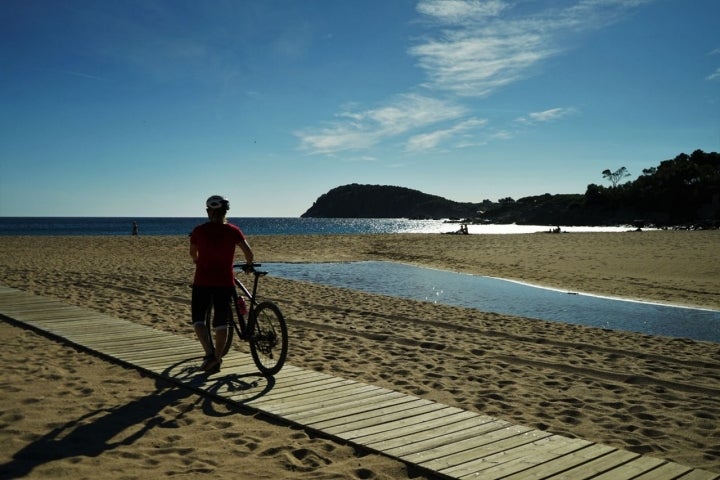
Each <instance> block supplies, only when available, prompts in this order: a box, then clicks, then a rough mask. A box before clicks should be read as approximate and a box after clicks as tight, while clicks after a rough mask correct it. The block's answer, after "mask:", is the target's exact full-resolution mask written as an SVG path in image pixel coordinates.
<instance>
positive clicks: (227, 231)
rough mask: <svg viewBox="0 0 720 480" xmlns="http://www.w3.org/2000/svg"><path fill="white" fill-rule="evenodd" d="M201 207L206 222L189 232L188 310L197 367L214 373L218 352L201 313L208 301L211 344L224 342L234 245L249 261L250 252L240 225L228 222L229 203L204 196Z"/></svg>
mask: <svg viewBox="0 0 720 480" xmlns="http://www.w3.org/2000/svg"><path fill="white" fill-rule="evenodd" d="M205 206H206V211H207V215H208V221H207V222H206V223H203V224H201V225H198V226H197V227H195V228H194V229H193V231H192V233H191V234H190V257H192V259H193V262H195V277H194V279H193V285H192V306H191V312H192V323H193V327H194V328H195V334H196V335H197V337H198V339H199V340H200V344H201V345H202V347H203V350H204V351H205V357H204V359H203V363H202V366H201V368H202V369H203V370H204V371H206V372H208V373H215V372H219V371H220V365H221V364H222V358H221V354H222V353H221V352H220V351H213V347H212V344H211V343H210V340H209V338H208V334H209V332H208V331H207V327H206V326H205V312H206V311H207V309H208V307H209V306H210V304H211V303H212V305H213V310H214V312H215V316H214V318H213V330H214V331H215V345H225V342H226V341H227V329H228V318H227V315H228V313H229V311H230V302H231V300H232V292H233V288H234V287H235V276H234V274H233V263H234V260H235V247H236V246H238V247H240V250H242V252H243V255H244V256H245V261H246V262H247V263H249V264H252V263H253V252H252V249H251V248H250V245H248V242H247V239H246V238H245V235H244V234H243V232H242V231H241V230H240V228H238V227H237V226H235V225H233V224H231V223H228V221H227V219H226V215H227V212H228V210H229V209H230V202H229V201H228V200H227V199H226V198H225V197H222V196H220V195H213V196H212V197H210V198H208V199H207V201H206V202H205Z"/></svg>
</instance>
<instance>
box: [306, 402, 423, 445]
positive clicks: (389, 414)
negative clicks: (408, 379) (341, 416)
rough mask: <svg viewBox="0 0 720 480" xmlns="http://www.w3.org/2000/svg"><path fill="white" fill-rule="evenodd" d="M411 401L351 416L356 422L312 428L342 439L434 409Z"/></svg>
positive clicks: (328, 423) (329, 421)
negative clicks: (366, 413)
mask: <svg viewBox="0 0 720 480" xmlns="http://www.w3.org/2000/svg"><path fill="white" fill-rule="evenodd" d="M426 402H428V401H425V402H423V401H420V400H412V401H410V402H404V403H399V404H396V405H392V406H388V407H383V408H382V409H379V410H378V409H376V410H372V411H371V412H369V413H368V415H369V416H364V415H363V414H359V415H356V416H353V417H354V418H356V419H357V420H354V421H350V422H344V421H340V422H338V421H337V420H328V421H327V422H324V423H322V424H312V425H310V426H311V427H313V428H316V429H319V430H323V431H325V432H327V433H330V434H332V435H335V436H337V437H338V438H343V435H346V434H348V435H352V434H354V433H355V432H361V431H364V430H365V429H367V428H369V427H373V426H375V425H378V424H380V423H387V422H392V421H394V420H396V419H401V418H407V417H408V416H409V415H414V414H415V413H418V412H419V413H425V412H426V411H427V410H428V409H429V408H435V405H434V402H430V403H426Z"/></svg>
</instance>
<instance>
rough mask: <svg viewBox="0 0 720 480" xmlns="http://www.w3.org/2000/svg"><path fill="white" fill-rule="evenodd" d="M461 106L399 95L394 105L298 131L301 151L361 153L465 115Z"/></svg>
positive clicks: (432, 99) (348, 113) (352, 113)
mask: <svg viewBox="0 0 720 480" xmlns="http://www.w3.org/2000/svg"><path fill="white" fill-rule="evenodd" d="M464 113H465V109H464V108H463V107H461V106H458V105H455V104H452V103H448V102H445V101H442V100H438V99H435V98H430V97H426V96H422V95H413V94H407V95H399V96H398V97H397V98H396V99H395V100H394V101H393V102H392V103H390V104H389V105H387V106H383V107H379V108H376V109H370V110H364V111H353V112H342V113H340V114H338V115H337V117H336V120H335V121H333V122H330V123H329V124H328V125H327V126H326V127H324V128H319V129H307V130H304V131H300V132H296V136H297V137H298V138H299V139H300V148H301V150H305V151H308V152H310V153H324V154H329V153H335V152H340V151H345V150H360V149H364V148H369V147H371V146H374V145H376V144H377V143H378V142H380V141H381V140H383V139H385V138H387V137H392V136H396V135H400V134H403V133H407V132H409V131H412V130H414V129H418V128H422V127H427V126H429V125H433V124H436V123H438V122H442V121H447V120H453V119H457V118H459V117H461V116H462V115H464Z"/></svg>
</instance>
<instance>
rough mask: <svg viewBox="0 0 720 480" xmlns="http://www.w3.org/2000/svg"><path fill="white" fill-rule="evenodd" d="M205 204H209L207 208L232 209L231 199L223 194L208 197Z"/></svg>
mask: <svg viewBox="0 0 720 480" xmlns="http://www.w3.org/2000/svg"><path fill="white" fill-rule="evenodd" d="M205 205H206V206H207V208H211V209H213V210H217V209H223V210H230V201H229V200H228V199H227V198H225V197H223V196H222V195H213V196H212V197H210V198H208V199H207V201H206V202H205Z"/></svg>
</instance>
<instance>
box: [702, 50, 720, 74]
mask: <svg viewBox="0 0 720 480" xmlns="http://www.w3.org/2000/svg"><path fill="white" fill-rule="evenodd" d="M708 55H720V48H716V49H715V50H713V51H712V52H710V53H709V54H708ZM705 80H720V67H718V68H716V69H715V71H714V72H713V73H711V74H710V75H708V76H707V77H705Z"/></svg>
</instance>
